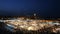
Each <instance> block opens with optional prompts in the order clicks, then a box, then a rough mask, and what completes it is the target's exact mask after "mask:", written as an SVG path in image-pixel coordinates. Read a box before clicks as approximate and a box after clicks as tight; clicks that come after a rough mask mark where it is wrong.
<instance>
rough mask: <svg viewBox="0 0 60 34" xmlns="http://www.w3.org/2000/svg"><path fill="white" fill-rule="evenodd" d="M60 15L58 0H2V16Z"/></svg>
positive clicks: (0, 1) (0, 10) (0, 2)
mask: <svg viewBox="0 0 60 34" xmlns="http://www.w3.org/2000/svg"><path fill="white" fill-rule="evenodd" d="M33 13H36V14H37V15H39V16H44V17H49V16H52V17H60V2H59V1H58V0H0V16H20V15H33Z"/></svg>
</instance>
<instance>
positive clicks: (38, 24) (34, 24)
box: [5, 18, 56, 32]
mask: <svg viewBox="0 0 60 34" xmlns="http://www.w3.org/2000/svg"><path fill="white" fill-rule="evenodd" d="M5 23H6V24H11V25H13V26H15V27H13V28H15V29H25V30H33V31H34V30H39V29H42V28H44V27H45V28H48V27H51V26H54V24H53V23H52V21H51V23H50V22H49V23H48V21H46V23H45V22H44V23H43V22H42V20H32V19H25V20H24V19H23V18H17V19H14V20H5ZM8 26H9V25H8ZM55 30H56V29H55ZM55 30H54V29H53V32H56V31H55Z"/></svg>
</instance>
